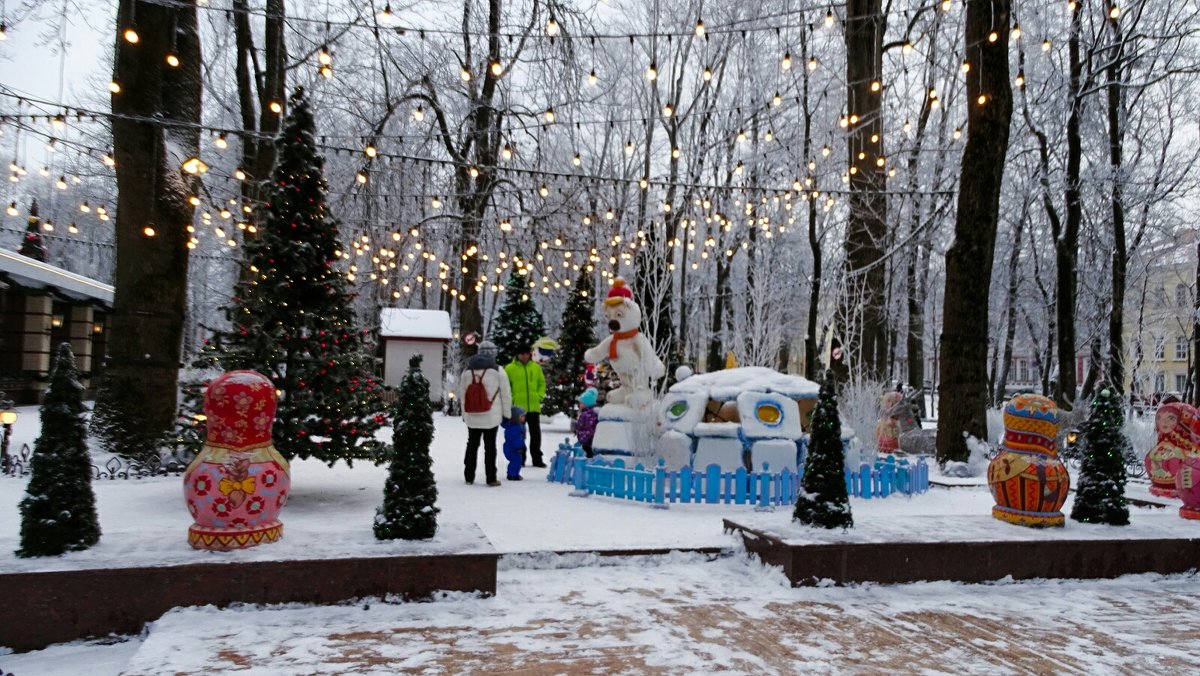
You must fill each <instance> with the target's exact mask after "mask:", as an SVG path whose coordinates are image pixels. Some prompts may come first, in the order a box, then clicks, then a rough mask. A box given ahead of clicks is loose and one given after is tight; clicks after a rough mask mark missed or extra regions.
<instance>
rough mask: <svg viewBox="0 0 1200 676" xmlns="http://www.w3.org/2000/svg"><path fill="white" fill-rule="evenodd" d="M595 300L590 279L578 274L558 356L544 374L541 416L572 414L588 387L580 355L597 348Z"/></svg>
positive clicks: (566, 315) (564, 316) (559, 344)
mask: <svg viewBox="0 0 1200 676" xmlns="http://www.w3.org/2000/svg"><path fill="white" fill-rule="evenodd" d="M595 308H596V299H595V296H594V294H593V292H592V276H591V274H590V273H589V272H587V271H586V270H581V271H580V273H579V278H578V279H576V280H575V290H574V291H573V292H572V293H571V300H569V301H567V308H566V310H564V311H563V316H562V332H561V334H560V335H559V339H558V353H557V354H556V355H554V360H553V361H552V362H550V368H549V370H548V372H547V373H546V400H545V401H544V402H542V412H543V413H546V414H547V415H554V414H555V413H559V412H562V413H567V414H569V415H572V414H573V413H574V411H575V400H576V398H578V397H579V395H580V394H583V391H584V390H585V389H587V386H586V385H584V383H583V370H584V363H583V353H584V351H585V350H587V349H588V348H590V347H592V346H593V345H595V344H596V330H595V326H596V309H595Z"/></svg>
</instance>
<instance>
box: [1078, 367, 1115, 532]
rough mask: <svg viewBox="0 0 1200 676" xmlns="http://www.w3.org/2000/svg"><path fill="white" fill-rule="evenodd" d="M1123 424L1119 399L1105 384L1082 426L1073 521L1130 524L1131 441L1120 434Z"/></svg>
mask: <svg viewBox="0 0 1200 676" xmlns="http://www.w3.org/2000/svg"><path fill="white" fill-rule="evenodd" d="M1123 423H1124V420H1123V415H1122V413H1121V398H1120V396H1119V395H1118V394H1117V392H1116V390H1114V389H1113V388H1112V387H1111V386H1109V385H1102V386H1101V387H1100V390H1099V392H1097V394H1096V398H1095V399H1093V400H1092V410H1091V413H1090V414H1089V415H1088V419H1087V422H1085V423H1084V424H1083V438H1082V443H1083V466H1082V467H1081V468H1080V470H1079V484H1078V486H1077V487H1076V490H1075V505H1074V506H1073V507H1072V508H1071V518H1072V519H1075V520H1076V521H1082V522H1084V523H1106V524H1109V525H1111V526H1126V525H1128V524H1129V505H1128V503H1127V501H1126V500H1125V454H1124V451H1125V448H1126V447H1127V446H1128V445H1129V440H1127V439H1126V438H1125V435H1124V434H1123V433H1122V431H1121V427H1122V425H1123Z"/></svg>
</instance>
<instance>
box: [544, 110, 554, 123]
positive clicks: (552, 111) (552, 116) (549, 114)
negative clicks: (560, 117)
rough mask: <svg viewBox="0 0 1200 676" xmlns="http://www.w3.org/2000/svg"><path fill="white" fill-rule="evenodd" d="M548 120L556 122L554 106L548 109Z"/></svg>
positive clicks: (548, 121)
mask: <svg viewBox="0 0 1200 676" xmlns="http://www.w3.org/2000/svg"><path fill="white" fill-rule="evenodd" d="M546 122H547V123H551V124H552V123H553V122H554V108H547V109H546Z"/></svg>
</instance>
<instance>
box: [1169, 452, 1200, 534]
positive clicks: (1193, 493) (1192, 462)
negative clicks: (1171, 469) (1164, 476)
mask: <svg viewBox="0 0 1200 676" xmlns="http://www.w3.org/2000/svg"><path fill="white" fill-rule="evenodd" d="M1175 490H1176V491H1177V492H1178V493H1179V499H1180V500H1183V506H1182V507H1180V508H1179V516H1182V517H1183V518H1185V519H1194V520H1200V454H1192V455H1188V456H1184V458H1183V460H1182V461H1181V462H1180V463H1179V469H1178V471H1176V472H1175Z"/></svg>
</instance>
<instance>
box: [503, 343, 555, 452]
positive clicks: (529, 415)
mask: <svg viewBox="0 0 1200 676" xmlns="http://www.w3.org/2000/svg"><path fill="white" fill-rule="evenodd" d="M504 373H505V374H506V375H507V376H508V382H509V385H510V386H511V387H512V402H513V406H520V407H521V408H523V409H525V423H526V424H527V425H529V455H530V456H531V457H532V458H533V466H534V467H545V466H546V463H545V462H543V461H542V428H541V418H542V415H541V411H542V399H545V398H546V376H545V375H543V374H542V367H541V366H540V365H538V363H537V362H535V361H533V348H532V347H530V346H529V345H521V346H519V347H518V348H517V357H516V359H513V360H512V361H511V362H509V363H508V365H507V366H505V367H504ZM521 464H522V465H524V464H525V457H524V456H522V457H521Z"/></svg>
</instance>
